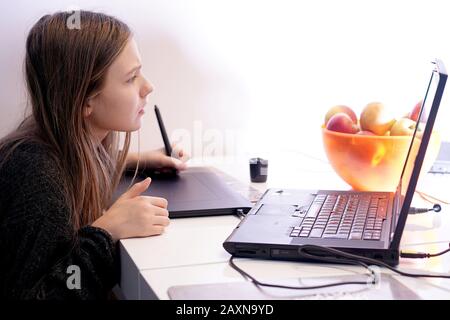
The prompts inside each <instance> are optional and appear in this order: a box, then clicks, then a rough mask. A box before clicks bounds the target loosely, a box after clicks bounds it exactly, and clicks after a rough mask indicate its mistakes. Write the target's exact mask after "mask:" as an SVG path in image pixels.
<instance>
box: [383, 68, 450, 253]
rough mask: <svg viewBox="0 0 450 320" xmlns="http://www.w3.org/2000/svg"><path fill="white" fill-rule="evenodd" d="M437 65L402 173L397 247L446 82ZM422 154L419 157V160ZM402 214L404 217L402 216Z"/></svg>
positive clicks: (397, 195) (442, 70) (397, 211)
mask: <svg viewBox="0 0 450 320" xmlns="http://www.w3.org/2000/svg"><path fill="white" fill-rule="evenodd" d="M435 64H436V68H435V70H433V72H432V74H431V78H430V81H429V84H428V87H427V90H426V92H425V96H424V98H423V102H422V107H421V110H420V113H419V116H418V121H417V123H416V127H415V131H414V135H413V137H412V139H411V144H410V146H409V150H408V153H407V156H406V160H405V164H404V167H403V172H402V174H401V177H400V181H399V184H398V186H397V190H396V194H395V204H394V208H395V213H396V215H395V218H396V221H395V224H396V232H395V238H394V241H393V243H392V245H394V246H398V244H399V242H400V237H401V234H402V233H403V228H404V224H405V222H406V218H407V215H408V210H409V207H410V204H411V200H412V198H413V195H414V192H415V188H416V184H417V180H418V178H419V173H420V170H421V167H422V162H423V158H424V156H425V155H424V154H425V151H426V148H427V146H428V142H429V139H430V134H431V133H432V130H433V125H434V121H435V119H436V115H437V111H438V108H439V104H440V101H441V98H442V94H443V91H444V87H445V82H446V80H447V73H446V71H445V67H444V65H443V64H442V62H441V61H440V60H437V61H436V62H435ZM422 138H423V139H422ZM419 152H420V157H419V158H418V155H419ZM417 160H419V161H417ZM415 166H417V167H415ZM401 213H402V214H403V215H401Z"/></svg>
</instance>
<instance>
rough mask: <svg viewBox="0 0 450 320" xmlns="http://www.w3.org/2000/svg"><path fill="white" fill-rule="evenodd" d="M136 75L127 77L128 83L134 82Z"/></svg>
mask: <svg viewBox="0 0 450 320" xmlns="http://www.w3.org/2000/svg"><path fill="white" fill-rule="evenodd" d="M136 78H137V76H133V77H132V78H130V79H128V80H127V82H128V83H132V82H134V80H136Z"/></svg>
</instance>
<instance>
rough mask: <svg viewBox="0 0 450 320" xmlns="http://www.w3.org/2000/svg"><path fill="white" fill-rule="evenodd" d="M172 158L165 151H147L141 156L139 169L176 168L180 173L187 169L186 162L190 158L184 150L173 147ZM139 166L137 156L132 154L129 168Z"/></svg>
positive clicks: (129, 157)
mask: <svg viewBox="0 0 450 320" xmlns="http://www.w3.org/2000/svg"><path fill="white" fill-rule="evenodd" d="M172 150H173V151H172V157H169V156H167V155H166V153H165V149H164V148H161V149H158V150H152V151H145V152H142V153H141V154H140V155H139V167H141V168H145V169H160V168H174V169H176V170H178V171H182V170H185V169H187V165H186V161H188V160H189V156H188V155H187V154H186V152H184V150H183V149H181V148H177V147H176V146H172ZM136 164H137V154H135V153H130V154H129V156H128V158H127V167H129V168H134V167H136Z"/></svg>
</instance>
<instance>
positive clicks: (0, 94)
mask: <svg viewBox="0 0 450 320" xmlns="http://www.w3.org/2000/svg"><path fill="white" fill-rule="evenodd" d="M71 6H77V7H79V8H82V9H89V10H96V11H102V12H105V13H108V14H111V15H115V16H116V17H118V18H120V19H122V20H124V21H125V22H127V23H128V24H129V25H130V27H131V28H132V29H133V31H134V33H135V35H136V39H137V41H138V44H139V47H140V50H141V55H142V59H143V63H144V69H143V70H144V73H145V75H146V76H147V78H148V79H149V80H150V81H151V82H152V83H153V85H154V86H155V91H154V92H153V94H152V95H151V97H150V98H149V100H148V101H149V103H148V105H147V107H148V108H147V113H146V115H145V116H144V123H143V127H142V129H141V149H150V148H155V147H161V146H162V140H161V137H160V134H159V130H158V127H157V123H156V119H155V117H154V114H153V109H152V106H153V105H154V104H158V105H159V107H160V109H161V111H162V113H163V116H164V119H165V122H166V127H167V129H168V131H169V134H170V135H171V136H172V139H175V140H176V138H177V135H178V134H179V133H180V132H186V133H188V134H190V138H189V139H185V140H184V144H185V146H186V147H187V148H189V149H190V152H191V153H193V154H194V155H196V156H201V155H204V154H205V153H213V154H220V153H222V152H223V153H226V154H245V155H249V156H265V155H268V152H269V151H270V152H277V151H280V150H284V151H286V150H291V151H294V152H308V153H311V154H316V155H321V153H322V146H321V132H320V126H321V124H322V121H323V117H324V114H325V112H326V111H327V109H328V108H330V107H331V106H333V105H335V104H347V105H349V106H350V107H352V108H353V109H354V110H355V111H356V112H357V113H359V112H360V111H361V110H362V108H363V107H364V105H365V104H367V103H369V102H371V101H381V102H383V103H385V104H386V105H387V106H388V107H389V108H390V109H391V110H392V112H393V114H395V115H396V116H398V115H402V114H404V113H405V112H408V111H409V110H410V109H411V108H412V107H413V106H414V104H415V103H416V102H417V101H418V100H419V99H421V97H422V96H423V94H424V93H425V89H426V85H427V82H428V78H429V75H430V70H431V65H430V63H429V62H430V61H431V60H432V59H434V58H436V57H438V58H441V59H442V60H443V61H444V62H447V64H448V65H449V66H450V37H449V35H448V31H449V30H450V19H449V16H448V12H449V11H448V10H447V7H448V4H446V2H445V1H436V0H429V1H385V0H379V1H350V0H345V1H343V0H339V1H328V0H322V1H286V0H285V1H282V0H281V1H280V0H277V1H261V0H259V1H253V0H251V1H250V0H240V1H237V0H227V1H225V0H224V1H217V0H184V1H183V0H169V1H163V0H152V1H136V0H134V1H133V0H131V1H117V0H116V1H100V0H97V1H92V0H90V1H53V0H42V1H39V2H37V1H31V0H30V1H25V0H16V1H2V2H1V3H0V14H1V20H0V29H1V33H0V37H1V39H0V40H1V42H0V43H1V47H2V49H1V51H0V66H1V75H0V101H1V103H0V136H3V135H4V134H6V133H7V132H8V131H10V130H11V129H13V128H14V127H15V126H16V125H17V123H18V121H19V120H20V119H21V118H22V117H23V112H24V108H25V101H26V99H25V91H24V85H23V73H22V63H23V62H22V61H23V55H24V46H25V39H26V35H27V33H28V31H29V29H30V28H31V26H32V25H33V24H34V23H35V22H36V21H37V19H38V18H39V17H41V16H42V15H44V14H46V13H52V12H54V11H57V10H67V9H68V8H70V7H71ZM449 68H450V67H449ZM449 92H450V88H447V92H446V94H445V97H444V99H443V101H442V104H441V111H440V113H439V118H438V121H437V126H438V128H439V130H440V131H441V132H442V136H443V137H444V139H445V140H450V125H449V123H448V119H450V110H449V109H450V105H449V101H448V93H449ZM180 130H181V131H180ZM136 137H137V136H136V135H134V141H133V149H136V148H137V143H136V141H137V139H136ZM221 143H225V145H226V147H224V148H223V149H222V148H221V147H220V144H221Z"/></svg>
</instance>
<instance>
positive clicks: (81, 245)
mask: <svg viewBox="0 0 450 320" xmlns="http://www.w3.org/2000/svg"><path fill="white" fill-rule="evenodd" d="M3 159H4V155H3V154H0V163H1V162H2V160H3ZM57 168H58V166H57V165H56V164H55V161H54V160H52V158H51V157H50V156H49V153H48V150H47V148H46V147H45V146H43V145H41V144H38V143H29V142H27V143H25V144H22V145H21V146H19V147H18V148H17V149H16V150H15V151H14V152H13V153H12V155H11V156H10V157H8V158H7V160H6V162H5V163H4V165H3V166H2V167H1V168H0V255H1V258H0V299H106V298H108V296H109V293H110V291H111V289H112V287H113V286H114V285H115V284H116V283H117V282H118V280H119V264H118V256H117V251H116V247H115V244H114V243H113V240H112V239H111V237H110V235H109V234H108V233H107V232H106V231H104V230H103V229H100V228H95V227H92V226H85V227H82V228H81V229H80V230H79V231H78V232H77V233H76V234H75V235H74V232H73V226H72V224H71V222H70V218H69V213H70V211H69V207H68V204H67V202H66V201H65V198H64V196H63V193H62V191H61V190H62V185H61V184H62V181H63V179H62V173H61V172H60V170H58V169H57ZM78 268H79V269H78ZM78 270H79V271H80V272H78ZM78 275H80V277H79V280H80V281H79V282H77V276H78ZM78 283H79V284H80V288H79V289H78V288H77V284H78Z"/></svg>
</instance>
